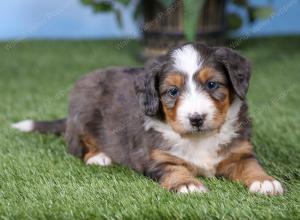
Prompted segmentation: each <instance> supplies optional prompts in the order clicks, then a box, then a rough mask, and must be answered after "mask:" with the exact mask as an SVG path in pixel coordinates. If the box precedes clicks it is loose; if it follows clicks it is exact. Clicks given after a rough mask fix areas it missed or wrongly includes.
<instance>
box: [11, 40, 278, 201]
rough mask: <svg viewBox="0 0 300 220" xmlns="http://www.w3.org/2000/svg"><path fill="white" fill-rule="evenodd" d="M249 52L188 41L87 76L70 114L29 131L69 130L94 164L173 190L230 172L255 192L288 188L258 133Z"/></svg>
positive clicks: (31, 124)
mask: <svg viewBox="0 0 300 220" xmlns="http://www.w3.org/2000/svg"><path fill="white" fill-rule="evenodd" d="M249 79H250V65H249V62H248V61H247V59H245V58H244V57H242V56H240V55H239V54H238V53H236V52H235V51H233V50H231V49H228V48H224V47H208V46H206V45H204V44H197V43H193V44H191V43H190V44H185V45H182V46H180V47H177V48H174V49H172V50H170V51H169V52H168V53H167V54H166V55H164V56H162V57H160V58H158V59H156V60H154V61H152V62H150V63H148V64H146V65H145V67H144V68H112V69H106V70H98V71H95V72H93V73H91V74H88V75H85V76H83V77H82V78H81V79H80V80H79V81H78V82H77V83H76V85H75V87H74V89H73V91H72V93H71V97H70V105H69V115H68V117H67V118H66V119H62V120H56V121H44V122H43V121H32V120H26V121H22V122H19V123H16V124H13V125H12V126H13V127H14V128H16V129H19V130H22V131H27V132H29V131H38V132H42V133H56V134H63V135H64V136H65V140H66V143H67V145H68V149H69V152H70V153H71V154H73V155H75V156H77V157H79V158H81V159H82V160H83V161H84V162H85V163H86V164H95V165H100V166H108V165H111V164H120V165H124V166H127V167H129V168H131V169H134V170H136V171H138V172H140V173H142V174H144V175H146V176H148V177H150V178H152V179H153V180H155V181H157V182H159V184H160V185H161V186H162V187H163V188H165V189H168V190H170V191H175V192H181V193H190V192H199V193H201V192H207V188H206V187H205V186H204V185H203V184H202V183H201V181H200V180H199V179H197V178H196V176H198V175H201V176H205V177H212V176H223V177H226V178H228V179H231V180H236V181H240V182H242V183H243V184H245V185H246V186H247V187H248V188H249V190H250V191H251V192H256V193H262V194H266V195H276V194H282V193H283V192H284V189H283V187H282V185H281V183H279V182H278V181H277V180H275V179H274V178H273V177H271V176H269V175H268V174H267V173H266V172H265V171H264V169H263V168H262V167H261V166H260V165H259V163H258V161H257V160H256V158H255V155H254V153H253V149H252V144H251V140H250V133H251V123H250V119H249V117H248V108H247V102H246V94H247V90H248V86H249Z"/></svg>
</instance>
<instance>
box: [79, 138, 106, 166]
mask: <svg viewBox="0 0 300 220" xmlns="http://www.w3.org/2000/svg"><path fill="white" fill-rule="evenodd" d="M81 140H82V143H83V145H84V146H85V148H86V150H87V151H86V153H85V155H84V157H83V161H84V162H85V164H86V165H98V166H109V165H111V164H112V160H111V158H110V157H109V156H108V155H106V154H105V153H104V152H101V150H100V149H99V147H98V146H97V144H96V141H95V140H94V139H93V138H91V137H90V136H83V137H82V138H81Z"/></svg>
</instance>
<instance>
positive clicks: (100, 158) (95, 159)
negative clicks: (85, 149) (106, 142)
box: [85, 153, 111, 166]
mask: <svg viewBox="0 0 300 220" xmlns="http://www.w3.org/2000/svg"><path fill="white" fill-rule="evenodd" d="M85 163H86V164H87V165H99V166H108V165H111V159H110V157H108V156H107V155H106V154H105V153H99V154H96V155H95V156H92V157H90V158H89V159H88V160H87V161H86V162H85Z"/></svg>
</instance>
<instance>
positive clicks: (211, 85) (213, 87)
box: [206, 82, 220, 90]
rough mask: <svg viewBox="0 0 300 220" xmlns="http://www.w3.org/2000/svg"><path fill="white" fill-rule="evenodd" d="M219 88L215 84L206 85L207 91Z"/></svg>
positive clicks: (217, 84)
mask: <svg viewBox="0 0 300 220" xmlns="http://www.w3.org/2000/svg"><path fill="white" fill-rule="evenodd" d="M219 86H220V85H219V83H217V82H208V83H207V84H206V88H207V89H209V90H215V89H217V88H219Z"/></svg>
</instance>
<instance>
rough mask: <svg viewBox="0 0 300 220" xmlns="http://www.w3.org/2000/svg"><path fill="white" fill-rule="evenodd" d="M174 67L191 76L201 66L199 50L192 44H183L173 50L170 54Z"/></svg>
mask: <svg viewBox="0 0 300 220" xmlns="http://www.w3.org/2000/svg"><path fill="white" fill-rule="evenodd" d="M171 57H172V59H173V62H174V67H175V68H176V69H177V70H178V71H180V72H183V73H186V74H188V75H190V76H192V75H193V74H194V73H195V72H196V71H197V70H199V68H200V67H201V64H202V60H201V56H200V54H199V52H198V51H197V50H196V49H195V48H194V47H193V46H192V45H185V46H183V47H182V48H179V49H177V50H175V51H174V52H173V53H172V55H171Z"/></svg>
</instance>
